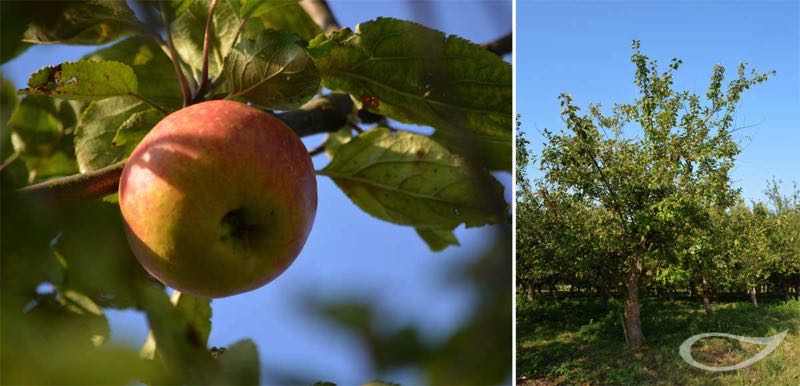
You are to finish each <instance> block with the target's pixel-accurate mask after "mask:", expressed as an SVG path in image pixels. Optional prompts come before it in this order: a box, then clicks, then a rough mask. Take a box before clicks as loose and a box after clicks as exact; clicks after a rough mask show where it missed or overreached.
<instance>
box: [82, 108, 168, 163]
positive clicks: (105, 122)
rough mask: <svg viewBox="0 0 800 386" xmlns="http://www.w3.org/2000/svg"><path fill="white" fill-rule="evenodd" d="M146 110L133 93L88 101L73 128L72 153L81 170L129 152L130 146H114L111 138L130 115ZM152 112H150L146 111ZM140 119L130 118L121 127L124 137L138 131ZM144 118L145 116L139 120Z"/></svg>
mask: <svg viewBox="0 0 800 386" xmlns="http://www.w3.org/2000/svg"><path fill="white" fill-rule="evenodd" d="M145 110H148V107H147V106H146V105H144V104H143V103H140V102H139V101H137V100H136V99H134V98H132V97H115V98H108V99H104V100H100V101H95V102H92V103H91V104H89V106H88V107H87V108H86V110H85V111H84V112H83V116H82V117H81V122H80V124H79V125H78V128H77V130H76V131H75V155H76V156H77V159H78V167H79V169H80V171H81V173H85V172H88V171H93V170H97V169H101V168H103V167H106V166H108V165H111V164H113V163H115V162H118V161H122V160H123V159H125V157H127V156H128V155H130V153H129V152H128V151H129V150H132V149H131V146H129V144H127V143H126V146H121V147H117V146H114V138H115V137H116V136H117V133H118V132H119V131H120V129H121V126H122V125H123V124H125V123H126V122H127V121H128V120H129V119H131V116H132V115H133V114H135V113H138V112H143V111H145ZM147 114H148V115H145V116H143V117H142V118H146V117H147V116H151V115H152V113H147ZM138 122H139V121H137V120H136V118H134V121H132V122H129V123H128V125H127V126H126V129H124V130H123V133H124V134H123V137H124V136H125V135H127V134H128V133H131V132H136V131H141V129H143V126H142V125H139V124H135V123H138ZM142 122H146V120H144V119H143V120H142Z"/></svg>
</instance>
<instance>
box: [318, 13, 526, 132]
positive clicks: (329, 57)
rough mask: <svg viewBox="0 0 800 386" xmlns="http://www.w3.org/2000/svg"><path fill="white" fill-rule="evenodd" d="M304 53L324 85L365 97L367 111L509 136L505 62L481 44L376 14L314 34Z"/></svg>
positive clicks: (508, 79) (508, 77)
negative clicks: (352, 27) (349, 25)
mask: <svg viewBox="0 0 800 386" xmlns="http://www.w3.org/2000/svg"><path fill="white" fill-rule="evenodd" d="M309 53H310V54H311V55H312V57H313V58H314V62H315V63H316V65H317V68H319V71H320V73H321V74H322V85H323V86H324V87H326V88H329V89H331V90H340V91H345V92H347V93H349V94H351V95H353V96H355V97H356V98H359V99H360V100H362V102H363V101H364V100H368V101H370V103H368V104H367V103H365V107H368V108H369V110H370V111H372V112H375V113H378V114H381V115H384V116H386V117H389V118H392V119H395V120H398V121H401V122H406V123H414V124H424V125H429V126H433V127H435V128H437V129H441V130H449V131H452V132H465V131H466V132H470V133H476V134H482V135H490V136H493V137H498V138H501V139H505V140H507V141H508V142H509V143H511V131H512V111H511V98H512V94H511V65H510V64H509V63H507V62H505V61H503V60H502V59H501V58H500V57H498V56H497V55H495V54H493V53H491V52H489V51H487V50H486V49H484V48H482V47H481V46H479V45H476V44H474V43H471V42H469V41H467V40H464V39H462V38H460V37H457V36H454V35H450V36H446V35H445V34H444V33H442V32H439V31H436V30H433V29H430V28H427V27H425V26H422V25H419V24H415V23H412V22H407V21H402V20H396V19H389V18H379V19H377V20H375V21H370V22H367V23H362V24H359V25H358V26H357V27H356V31H355V32H353V31H351V30H349V29H344V30H340V31H337V32H335V33H333V34H328V35H320V36H318V37H317V38H315V39H314V40H312V41H311V42H310V44H309Z"/></svg>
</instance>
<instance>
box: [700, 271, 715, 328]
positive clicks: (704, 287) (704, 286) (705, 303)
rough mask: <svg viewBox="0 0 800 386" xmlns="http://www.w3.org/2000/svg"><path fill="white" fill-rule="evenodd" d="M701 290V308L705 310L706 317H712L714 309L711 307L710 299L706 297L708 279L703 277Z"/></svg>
mask: <svg viewBox="0 0 800 386" xmlns="http://www.w3.org/2000/svg"><path fill="white" fill-rule="evenodd" d="M701 290H702V291H703V308H704V309H705V310H706V318H708V319H713V318H714V310H712V309H711V301H710V300H709V298H708V281H707V280H706V278H705V277H704V278H703V283H702V287H701Z"/></svg>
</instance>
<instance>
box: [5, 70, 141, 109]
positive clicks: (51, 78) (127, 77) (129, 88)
mask: <svg viewBox="0 0 800 386" xmlns="http://www.w3.org/2000/svg"><path fill="white" fill-rule="evenodd" d="M137 90H138V82H137V80H136V74H135V73H134V72H133V69H131V68H130V67H129V66H128V65H126V64H123V63H119V62H112V61H92V60H79V61H77V62H66V63H62V64H59V65H56V66H48V67H44V68H42V69H40V70H39V71H36V72H35V73H33V75H31V77H30V78H29V79H28V88H26V89H23V90H20V93H22V94H29V95H46V96H58V97H63V98H70V99H79V100H95V99H103V98H108V97H112V96H120V95H130V94H135V93H136V92H137Z"/></svg>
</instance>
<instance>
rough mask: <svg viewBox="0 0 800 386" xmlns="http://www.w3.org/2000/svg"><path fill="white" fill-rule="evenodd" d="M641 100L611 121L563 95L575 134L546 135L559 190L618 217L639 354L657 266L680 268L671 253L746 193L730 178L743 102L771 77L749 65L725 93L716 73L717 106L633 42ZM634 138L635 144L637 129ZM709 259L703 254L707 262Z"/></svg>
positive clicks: (546, 166) (616, 110)
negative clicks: (648, 287)
mask: <svg viewBox="0 0 800 386" xmlns="http://www.w3.org/2000/svg"><path fill="white" fill-rule="evenodd" d="M633 49H634V54H633V55H632V57H631V61H632V62H633V63H634V65H635V67H636V76H635V81H634V82H635V84H636V86H637V87H638V89H639V96H638V98H637V99H636V100H635V101H634V102H633V103H629V104H616V105H614V107H613V108H612V110H611V114H610V115H605V114H604V113H603V112H602V110H601V108H600V106H599V105H590V106H589V108H588V110H587V113H586V114H581V113H580V109H579V108H578V107H577V106H574V105H573V104H572V98H571V97H570V96H569V95H567V94H562V95H561V104H562V106H563V110H562V116H563V119H564V122H565V125H566V130H565V131H564V132H562V133H553V132H550V131H545V136H546V139H547V143H545V147H544V149H543V150H542V157H541V170H542V172H543V173H544V179H545V180H546V181H548V183H549V184H552V185H556V186H559V187H560V188H561V189H563V190H564V191H565V192H568V194H570V195H573V196H576V197H579V198H581V199H585V200H588V201H590V202H593V203H596V204H597V205H598V206H599V207H600V208H602V210H604V211H605V212H607V213H609V214H610V215H611V216H613V218H614V223H613V228H614V229H615V230H616V231H617V232H618V233H619V237H618V238H615V243H617V246H616V248H615V249H616V250H618V251H620V253H621V255H622V256H624V259H625V271H626V278H625V288H626V293H625V324H626V335H627V338H628V343H629V347H630V348H631V349H634V350H635V349H638V348H639V347H640V346H641V344H642V341H643V340H644V335H643V332H642V329H641V320H640V311H639V309H640V301H639V292H640V291H639V285H640V281H641V278H642V274H643V272H644V271H645V269H646V268H647V267H649V266H651V265H652V264H653V262H656V261H676V258H677V257H676V256H675V254H674V253H671V251H672V249H671V247H670V246H671V245H674V244H675V243H676V242H677V241H678V240H677V238H678V235H682V234H693V230H696V229H699V228H701V227H702V226H703V224H705V222H706V221H707V218H708V211H707V210H706V209H707V208H709V207H712V206H717V207H723V208H725V207H728V206H730V205H731V204H732V203H733V200H734V198H735V196H736V191H735V190H734V189H733V188H732V187H731V186H730V179H729V171H730V168H731V167H732V166H733V161H734V159H735V157H736V155H737V154H738V153H739V151H740V150H739V146H738V145H737V144H736V142H735V141H734V140H733V138H732V136H731V131H732V130H734V129H735V128H734V127H733V117H734V113H735V111H736V106H737V103H738V101H739V99H740V96H741V93H742V92H743V91H745V90H747V89H748V88H750V87H751V86H753V85H755V84H758V83H761V82H763V81H765V80H766V79H767V78H768V75H767V74H762V73H758V72H755V71H753V72H752V74H751V76H749V77H748V76H747V75H746V74H745V70H746V66H745V64H741V65H740V66H739V68H738V71H737V77H736V78H735V79H733V80H732V81H730V82H729V84H728V86H727V88H723V86H722V82H723V78H724V74H725V69H724V68H723V67H722V66H719V65H718V66H716V67H715V68H714V70H713V72H712V77H711V84H710V86H709V89H708V92H707V93H706V98H707V103H701V98H700V97H699V96H697V95H694V94H691V93H689V92H687V91H676V90H673V89H672V83H673V75H674V73H675V71H677V70H678V68H679V67H680V65H681V61H680V60H677V59H673V60H672V62H671V63H670V64H669V65H668V68H667V70H665V71H663V72H659V70H658V66H657V64H656V62H654V61H653V60H650V59H649V58H648V57H647V56H646V55H644V54H642V53H641V52H640V51H639V42H638V41H634V42H633ZM634 125H635V126H636V127H637V129H635V130H634V134H630V132H629V133H628V134H627V135H626V130H631V129H630V126H634ZM703 256H704V255H699V256H698V257H699V258H701V259H702V258H703Z"/></svg>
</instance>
